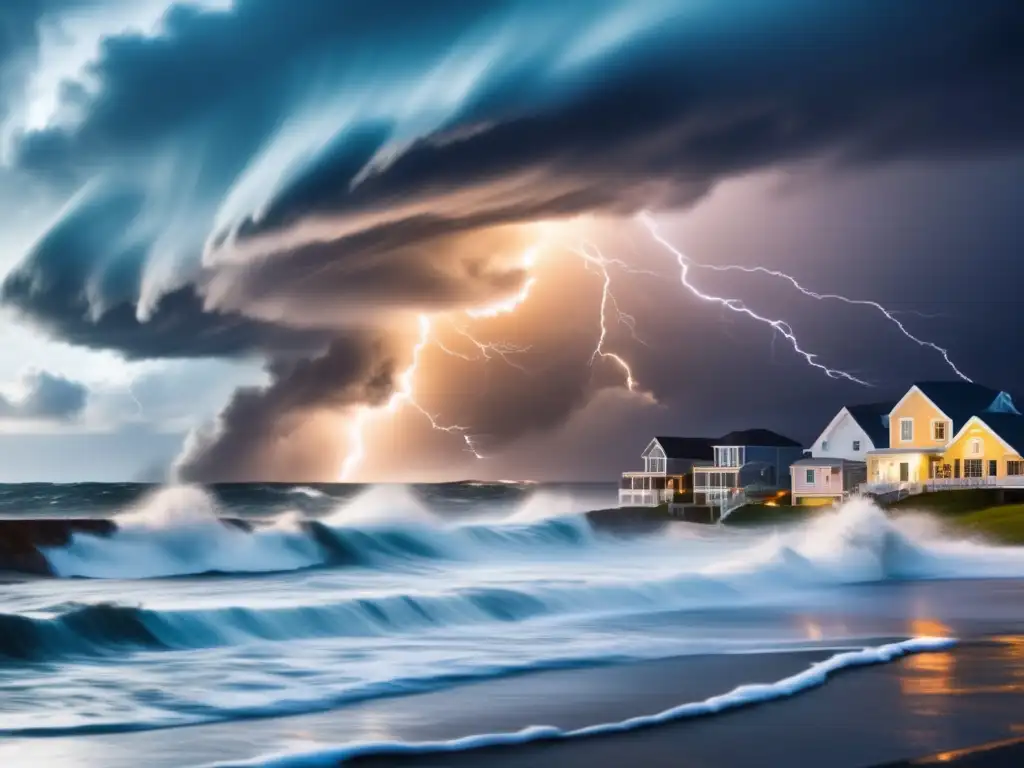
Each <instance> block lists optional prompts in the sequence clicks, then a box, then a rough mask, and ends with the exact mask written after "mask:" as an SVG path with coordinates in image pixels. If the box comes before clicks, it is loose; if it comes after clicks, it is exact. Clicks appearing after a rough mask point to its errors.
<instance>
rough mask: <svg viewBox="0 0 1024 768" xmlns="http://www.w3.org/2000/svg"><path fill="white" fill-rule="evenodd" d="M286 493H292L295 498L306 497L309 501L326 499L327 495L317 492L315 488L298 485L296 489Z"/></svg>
mask: <svg viewBox="0 0 1024 768" xmlns="http://www.w3.org/2000/svg"><path fill="white" fill-rule="evenodd" d="M288 493H294V494H295V495H297V496H307V497H309V498H311V499H326V498H327V494H326V493H324V492H323V491H318V490H317V489H316V488H310V487H308V486H305V485H300V486H299V487H297V488H290V489H289V490H288Z"/></svg>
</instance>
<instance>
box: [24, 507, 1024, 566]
mask: <svg viewBox="0 0 1024 768" xmlns="http://www.w3.org/2000/svg"><path fill="white" fill-rule="evenodd" d="M114 522H115V523H116V526H117V527H116V530H115V531H114V532H113V533H111V534H109V535H106V536H96V535H89V534H87V533H75V534H74V535H73V536H71V540H70V541H69V543H68V544H66V545H65V546H59V547H50V548H42V549H41V552H42V554H43V555H44V557H45V558H46V561H47V563H48V564H49V566H50V568H51V570H52V572H53V573H54V574H55V575H57V576H62V577H82V578H98V579H105V578H106V579H109V578H129V579H140V578H160V577H171V576H189V575H199V574H208V573H221V574H254V573H274V572H285V571H294V570H301V569H308V568H317V567H339V566H361V567H367V568H376V569H385V570H387V569H395V568H407V567H410V566H417V567H427V566H431V565H437V566H442V565H443V564H444V563H445V562H454V561H484V562H487V561H490V560H491V559H493V558H495V557H508V558H511V559H515V558H520V559H524V558H525V559H530V558H546V559H552V560H559V559H566V558H569V559H571V558H573V557H578V556H581V555H582V554H583V553H588V556H599V555H601V554H602V552H601V551H599V550H598V548H599V547H609V546H610V542H612V541H617V544H618V546H619V547H620V549H619V550H617V553H621V552H623V551H625V552H627V554H628V552H630V551H632V552H633V553H634V554H637V555H639V556H643V554H644V552H645V549H644V548H645V547H647V546H649V545H650V542H651V541H655V540H657V541H660V542H661V545H662V547H663V550H664V546H665V545H666V544H667V543H668V542H671V543H672V545H673V547H674V550H673V552H674V553H675V554H676V555H677V562H678V563H679V566H680V569H686V566H687V563H689V562H696V561H699V560H701V559H702V558H704V559H706V552H707V551H708V550H709V548H710V547H722V548H724V549H723V552H722V556H721V557H720V558H717V560H716V561H715V563H714V565H713V566H711V567H710V569H709V570H708V573H707V574H706V575H710V576H729V575H735V574H742V573H744V572H753V571H757V572H760V574H761V576H762V577H770V578H776V579H778V580H780V581H781V582H783V583H788V582H792V581H796V582H811V583H850V582H858V581H878V580H886V579H927V578H952V579H956V578H1001V577H1020V576H1024V557H1021V554H1022V550H1021V549H1019V548H1012V547H996V546H991V545H987V544H984V543H980V542H975V541H970V540H958V539H952V538H949V537H948V536H944V535H943V534H942V533H941V531H939V530H936V528H935V526H933V525H932V526H929V525H927V524H925V523H922V522H921V521H915V520H906V519H904V520H893V519H891V518H889V517H888V516H887V515H886V514H885V513H884V512H883V511H882V510H880V509H879V508H878V507H877V506H875V505H874V504H873V503H872V502H870V501H868V500H865V499H857V500H854V501H851V502H849V503H848V504H846V505H845V506H844V507H843V508H841V509H840V510H838V511H837V512H833V513H828V514H824V515H821V516H819V517H818V518H816V519H815V520H813V521H811V522H809V523H806V524H804V525H801V526H798V527H796V528H795V529H789V530H785V531H777V532H775V533H766V532H765V531H754V532H748V533H745V534H740V535H737V534H735V533H733V532H729V531H724V530H718V529H712V528H708V529H707V531H706V533H707V535H706V536H690V537H677V536H669V537H662V538H660V539H659V538H657V537H653V538H652V537H645V538H642V539H641V540H639V541H637V542H634V543H630V542H629V541H628V540H625V539H621V540H614V539H611V538H609V537H608V536H605V535H602V534H598V533H596V532H595V530H594V529H593V528H592V527H591V525H590V524H589V522H588V519H587V516H586V515H585V514H579V510H578V509H577V508H576V507H575V506H574V505H573V503H572V502H571V501H569V500H566V499H563V498H561V497H558V496H554V495H549V494H544V493H541V494H538V495H537V496H535V497H532V498H530V499H527V500H524V502H523V503H522V504H521V505H520V507H519V508H518V509H516V510H513V511H512V512H511V513H509V514H506V515H505V516H504V517H503V518H501V519H497V520H494V519H483V520H481V519H476V520H475V521H469V522H463V523H451V522H444V521H442V520H440V519H439V518H437V517H436V516H434V515H433V514H432V513H431V512H430V511H429V510H428V509H426V508H425V507H424V506H423V505H422V504H420V503H419V502H418V501H417V500H416V499H415V498H414V497H413V496H411V495H410V494H409V493H408V492H407V491H404V490H402V489H400V488H383V489H374V490H371V491H369V492H367V493H365V494H363V495H362V496H360V497H358V498H357V499H354V500H353V501H351V502H349V503H347V504H345V505H343V506H342V507H341V508H339V509H338V510H336V511H335V512H334V513H333V514H331V515H329V516H325V517H322V518H320V519H318V520H311V519H308V518H305V517H303V516H302V515H300V514H298V513H290V514H285V515H280V516H278V517H277V518H275V519H273V520H272V521H271V522H269V523H263V524H260V523H243V522H241V521H234V522H232V521H225V520H224V519H222V517H221V516H220V514H219V510H218V508H217V506H216V502H215V501H214V499H213V497H212V496H210V495H209V494H208V493H206V492H205V491H203V490H201V489H199V488H194V487H180V488H169V489H164V490H161V491H160V492H158V493H156V494H154V495H153V496H151V497H150V498H148V499H147V500H145V501H144V502H143V503H142V504H140V505H139V506H137V507H136V508H135V509H133V510H131V511H129V512H126V513H123V514H121V515H118V516H117V517H116V518H115V519H114ZM630 546H632V547H635V549H634V550H628V549H624V548H626V547H630ZM660 554H664V551H661V552H660Z"/></svg>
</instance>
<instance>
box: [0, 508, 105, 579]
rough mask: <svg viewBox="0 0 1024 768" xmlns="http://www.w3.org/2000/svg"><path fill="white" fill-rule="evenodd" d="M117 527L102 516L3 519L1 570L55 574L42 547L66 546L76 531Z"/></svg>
mask: <svg viewBox="0 0 1024 768" xmlns="http://www.w3.org/2000/svg"><path fill="white" fill-rule="evenodd" d="M115 530H117V526H116V525H115V524H114V522H113V521H112V520H101V519H89V518H54V519H42V520H40V519H36V520H17V519H13V520H0V572H2V571H13V572H15V573H27V574H32V575H35V576H52V575H53V572H52V571H51V569H50V564H49V563H48V562H47V561H46V558H45V557H44V556H43V553H42V552H41V551H40V550H41V549H43V548H46V547H63V546H66V545H67V543H68V542H69V541H70V540H71V537H72V536H73V535H74V534H76V533H87V534H90V535H92V536H109V535H110V534H112V533H113V532H114V531H115Z"/></svg>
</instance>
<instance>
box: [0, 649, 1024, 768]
mask: <svg viewBox="0 0 1024 768" xmlns="http://www.w3.org/2000/svg"><path fill="white" fill-rule="evenodd" d="M828 655H831V653H830V652H799V653H778V654H768V655H756V656H754V655H750V656H742V655H741V656H711V657H687V658H679V659H669V660H664V661H654V662H644V663H638V664H629V665H621V666H614V667H604V668H597V669H578V670H561V671H550V672H539V673H532V674H528V675H523V676H520V677H512V678H505V679H500V680H490V681H486V682H481V683H476V684H470V685H463V686H459V687H455V688H451V689H447V690H443V691H437V692H433V693H427V694H421V695H415V696H405V697H402V698H395V699H380V700H375V701H369V702H365V703H362V704H356V705H352V706H349V707H345V708H343V709H338V710H335V711H332V712H328V713H323V714H318V715H304V716H298V717H291V718H276V719H273V720H256V721H247V722H234V723H226V724H220V725H207V726H198V727H192V728H187V729H173V730H165V731H156V732H147V733H134V734H132V733H129V734H111V735H96V736H83V737H74V738H65V739H46V740H31V739H15V740H9V741H8V742H6V743H0V764H2V765H5V766H11V768H16V767H17V766H23V765H24V766H30V765H32V766H38V765H53V766H105V767H106V768H128V766H133V767H134V766H139V765H146V766H152V767H153V768H162V767H164V766H166V767H167V768H170V767H171V766H174V767H175V768H180V767H181V766H189V765H201V764H208V763H210V762H214V761H229V762H230V761H241V760H246V759H252V758H254V757H257V756H260V755H267V754H274V753H279V752H282V751H296V750H298V751H303V752H307V751H314V750H316V749H317V748H318V747H322V746H327V745H331V744H338V743H344V742H350V741H377V742H379V741H422V740H433V739H452V738H457V737H460V736H465V735H468V734H479V733H488V732H497V731H502V732H504V731H515V730H518V729H521V728H523V727H525V726H528V725H535V724H548V725H556V726H560V727H563V728H575V727H581V726H585V725H590V724H594V723H601V722H609V721H617V720H622V719H625V718H628V717H631V716H635V715H639V714H650V713H654V712H658V711H660V710H664V709H667V708H669V707H672V706H674V705H677V704H680V703H683V702H686V701H695V700H700V699H704V698H707V697H709V696H712V695H716V694H720V693H724V692H726V691H728V690H730V689H732V688H733V687H735V686H737V685H740V684H743V683H749V682H770V681H774V680H778V679H781V678H783V677H786V676H788V675H790V674H793V673H795V672H797V671H799V670H801V669H803V668H805V667H806V666H807V665H808V664H810V663H811V662H813V661H815V660H818V659H821V658H824V657H825V656H828ZM1018 737H1024V636H1020V635H1014V636H1004V637H998V638H993V639H991V640H984V641H978V640H976V641H972V642H968V643H963V644H961V645H960V646H959V647H957V648H955V649H954V650H951V651H944V652H938V653H928V654H920V655H916V656H911V657H908V658H905V659H903V660H900V661H897V662H893V663H890V664H887V665H881V666H875V667H864V668H859V669H852V670H849V671H845V672H842V673H840V674H838V675H837V676H835V677H834V678H831V679H830V681H829V682H828V683H827V684H826V685H825V686H824V687H822V688H818V689H814V690H811V691H808V692H805V693H801V694H798V695H796V696H793V697H792V698H789V699H785V700H778V701H774V702H770V703H767V704H762V705H757V706H752V707H747V708H744V709H739V710H735V711H733V712H729V713H725V714H721V715H716V716H713V717H706V718H699V719H695V720H690V721H683V722H679V723H675V724H670V725H665V726H660V727H656V728H651V729H647V730H640V731H635V732H631V733H626V734H621V735H618V736H614V737H602V738H593V739H581V740H576V741H566V742H550V743H535V744H531V745H525V746H520V747H503V748H495V749H483V750H477V751H473V752H467V753H462V754H442V755H433V756H420V757H402V758H400V757H397V756H394V755H392V756H382V757H375V758H372V759H369V758H367V759H362V760H358V761H355V762H354V763H352V764H354V765H358V766H372V767H374V768H376V767H378V766H406V765H408V766H453V767H454V768H458V767H459V766H497V767H498V768H513V767H515V768H519V767H520V766H522V767H523V768H526V767H527V766H535V767H537V768H543V767H544V766H552V767H555V766H557V768H574V767H575V766H579V767H580V768H583V767H584V766H586V767H587V768H593V766H621V765H637V766H673V767H678V766H684V767H685V766H691V767H692V768H712V767H713V766H722V767H728V768H748V767H749V768H754V767H755V766H757V768H763V767H764V766H780V767H781V766H828V767H829V768H866V767H867V766H882V765H890V764H895V765H898V766H901V767H903V766H909V765H916V764H918V763H913V762H906V761H911V760H915V759H918V758H922V757H923V756H928V755H934V754H935V753H942V752H949V751H951V750H963V749H964V748H967V747H972V746H975V745H981V744H989V743H992V742H1005V741H1006V740H1012V739H1014V738H1018ZM1014 749H1017V750H1018V751H1017V752H1016V753H1014V752H1013V751H1012V750H1014ZM1007 750H1010V751H1007ZM1006 755H1009V757H1005V759H1010V760H1011V762H1009V763H1001V762H998V760H1000V759H1004V756H1006ZM1019 755H1020V752H1019V745H1015V743H1014V742H1009V743H1007V744H1004V745H1003V747H1002V749H988V750H986V751H984V752H967V753H963V754H960V755H953V756H948V757H947V758H946V759H945V760H944V761H943V762H944V764H953V765H961V766H963V767H964V768H966V767H967V766H971V767H972V768H974V767H976V768H981V767H982V766H984V767H985V768H990V767H991V768H997V767H998V766H1001V765H1014V766H1020V765H1022V764H1024V763H1022V762H1020V761H1019V760H1018V759H1017V758H1018V757H1019ZM953 760H959V761H961V762H955V761H953ZM971 760H975V762H971ZM977 760H981V761H982V762H977ZM899 761H904V762H899ZM319 764H322V763H319ZM921 764H924V763H921ZM894 768H895V766H894Z"/></svg>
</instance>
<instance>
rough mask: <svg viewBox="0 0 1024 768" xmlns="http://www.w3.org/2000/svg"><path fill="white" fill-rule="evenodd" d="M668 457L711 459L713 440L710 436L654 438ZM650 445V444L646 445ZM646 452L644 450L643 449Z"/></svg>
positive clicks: (712, 455)
mask: <svg viewBox="0 0 1024 768" xmlns="http://www.w3.org/2000/svg"><path fill="white" fill-rule="evenodd" d="M654 439H655V440H657V441H658V444H659V445H661V448H662V450H663V451H665V457H666V458H669V459H713V458H714V457H715V449H714V448H712V446H713V445H714V442H715V441H714V440H713V439H712V438H710V437H661V436H657V437H655V438H654ZM648 447H650V446H648ZM644 453H646V451H644Z"/></svg>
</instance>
